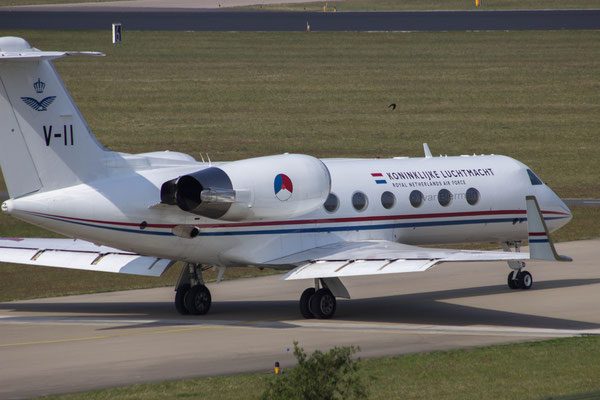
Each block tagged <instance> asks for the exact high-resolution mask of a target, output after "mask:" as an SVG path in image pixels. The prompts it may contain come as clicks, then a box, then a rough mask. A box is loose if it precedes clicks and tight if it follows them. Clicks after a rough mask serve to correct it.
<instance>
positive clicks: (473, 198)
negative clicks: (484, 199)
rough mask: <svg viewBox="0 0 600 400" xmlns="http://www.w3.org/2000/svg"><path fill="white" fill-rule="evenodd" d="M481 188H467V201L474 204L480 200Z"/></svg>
mask: <svg viewBox="0 0 600 400" xmlns="http://www.w3.org/2000/svg"><path fill="white" fill-rule="evenodd" d="M479 197H480V196H479V190H477V189H475V188H469V189H467V203H469V204H470V205H472V206H474V205H475V204H477V203H478V202H479Z"/></svg>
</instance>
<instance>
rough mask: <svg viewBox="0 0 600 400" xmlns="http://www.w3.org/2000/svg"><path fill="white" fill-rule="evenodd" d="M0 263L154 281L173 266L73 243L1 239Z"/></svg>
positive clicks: (163, 260)
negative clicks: (118, 274) (140, 277)
mask: <svg viewBox="0 0 600 400" xmlns="http://www.w3.org/2000/svg"><path fill="white" fill-rule="evenodd" d="M0 262H7V263H14V264H27V265H38V266H45V267H57V268H69V269H79V270H86V271H100V272H113V273H121V274H132V275H144V276H155V277H158V276H160V275H162V273H163V272H164V271H166V270H167V269H168V268H169V267H170V266H171V265H172V264H173V263H174V261H172V260H167V259H161V258H157V257H150V256H143V255H140V254H136V253H130V252H126V251H123V250H119V249H114V248H111V247H106V246H96V245H95V244H93V243H90V242H86V241H82V240H72V239H0Z"/></svg>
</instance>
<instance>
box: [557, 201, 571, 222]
mask: <svg viewBox="0 0 600 400" xmlns="http://www.w3.org/2000/svg"><path fill="white" fill-rule="evenodd" d="M557 200H558V207H559V208H560V209H562V212H564V213H565V214H568V215H569V221H570V220H571V219H572V218H573V213H572V212H571V210H570V209H569V207H568V206H567V205H566V204H565V202H564V201H562V199H559V198H557Z"/></svg>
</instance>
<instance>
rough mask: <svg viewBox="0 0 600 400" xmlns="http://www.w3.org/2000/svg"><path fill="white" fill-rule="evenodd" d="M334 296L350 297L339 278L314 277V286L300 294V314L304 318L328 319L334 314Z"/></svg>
mask: <svg viewBox="0 0 600 400" xmlns="http://www.w3.org/2000/svg"><path fill="white" fill-rule="evenodd" d="M336 297H344V298H348V299H349V298H350V295H349V294H348V291H347V290H346V288H345V287H344V285H343V284H342V282H341V281H340V280H339V278H325V279H315V287H314V288H308V289H306V290H305V291H304V292H302V296H300V303H299V305H300V314H302V316H303V317H304V318H318V319H329V318H331V317H333V315H334V314H335V310H336V307H337V301H336V300H335V298H336Z"/></svg>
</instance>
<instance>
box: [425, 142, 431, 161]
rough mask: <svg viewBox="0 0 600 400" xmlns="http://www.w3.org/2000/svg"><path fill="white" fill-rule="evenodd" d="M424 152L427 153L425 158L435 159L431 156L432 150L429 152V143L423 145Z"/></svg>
mask: <svg viewBox="0 0 600 400" xmlns="http://www.w3.org/2000/svg"><path fill="white" fill-rule="evenodd" d="M423 151H425V158H431V157H433V156H432V155H431V150H429V146H428V145H427V143H423Z"/></svg>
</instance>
